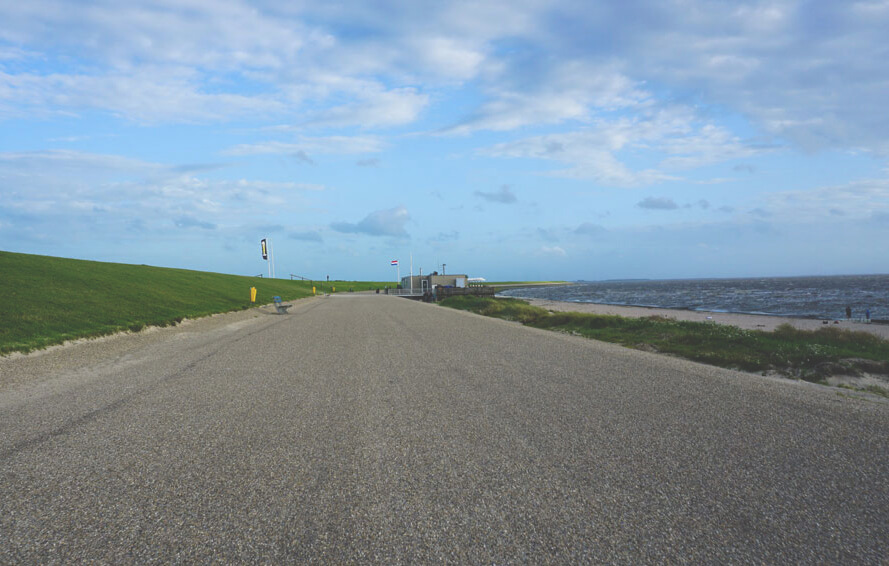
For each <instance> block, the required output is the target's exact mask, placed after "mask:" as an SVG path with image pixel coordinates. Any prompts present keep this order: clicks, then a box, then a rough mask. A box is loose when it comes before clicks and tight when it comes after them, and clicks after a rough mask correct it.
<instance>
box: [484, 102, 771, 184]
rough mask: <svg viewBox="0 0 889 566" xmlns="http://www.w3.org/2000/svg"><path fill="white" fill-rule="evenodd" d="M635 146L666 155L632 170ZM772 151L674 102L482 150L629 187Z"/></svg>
mask: <svg viewBox="0 0 889 566" xmlns="http://www.w3.org/2000/svg"><path fill="white" fill-rule="evenodd" d="M634 150H645V151H652V150H653V151H654V152H656V153H657V154H658V155H667V156H668V157H667V158H666V159H662V160H660V161H659V162H654V161H652V162H651V163H650V164H651V165H652V166H656V167H648V168H645V169H637V170H633V169H631V168H630V167H629V166H628V165H627V164H626V163H625V162H624V161H622V159H621V155H622V154H623V153H624V152H628V151H634ZM770 150H771V149H770V148H763V147H759V146H756V145H753V144H749V143H745V142H744V141H743V140H740V139H739V138H738V137H737V136H734V135H732V134H730V133H729V132H727V131H726V130H725V129H723V128H720V127H718V126H715V125H713V124H709V123H704V124H701V123H700V120H699V118H698V117H697V116H696V115H695V113H694V112H692V111H690V110H689V109H687V108H681V107H674V108H668V109H658V110H655V111H653V112H650V113H648V112H646V113H642V114H640V115H638V116H637V117H635V118H618V119H615V120H610V121H608V120H598V121H596V122H595V123H594V125H593V126H590V127H585V128H583V129H580V130H576V131H573V132H568V133H559V134H549V135H543V136H534V137H529V138H524V139H520V140H517V141H512V142H505V143H501V144H497V145H494V146H492V147H489V148H484V149H481V150H480V151H479V152H480V153H481V154H482V155H487V156H492V157H508V158H534V159H546V160H551V161H556V162H559V163H562V164H565V165H568V168H566V169H560V170H556V171H554V172H552V173H551V174H553V175H557V176H562V177H571V178H577V179H591V180H594V181H596V182H598V183H601V184H603V185H611V186H622V187H629V186H639V185H647V184H652V183H657V182H661V181H667V180H675V179H677V177H676V176H675V174H674V173H673V172H672V171H676V170H684V169H692V168H696V167H701V166H703V165H709V164H711V163H716V162H720V161H727V160H732V159H741V158H749V157H752V156H755V155H758V154H761V153H763V152H765V151H770Z"/></svg>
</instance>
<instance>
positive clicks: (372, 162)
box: [355, 157, 380, 167]
mask: <svg viewBox="0 0 889 566" xmlns="http://www.w3.org/2000/svg"><path fill="white" fill-rule="evenodd" d="M379 164H380V160H379V159H377V158H376V157H373V158H370V159H359V160H358V161H356V162H355V165H357V166H359V167H377V166H378V165H379Z"/></svg>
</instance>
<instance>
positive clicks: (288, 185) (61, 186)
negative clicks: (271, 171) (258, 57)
mask: <svg viewBox="0 0 889 566" xmlns="http://www.w3.org/2000/svg"><path fill="white" fill-rule="evenodd" d="M323 189H324V187H323V186H320V185H317V184H311V183H299V182H270V181H254V180H249V179H239V180H218V179H207V178H201V177H198V176H195V175H194V174H193V173H191V172H189V168H188V167H176V166H167V165H162V164H158V163H150V162H144V161H140V160H135V159H130V158H125V157H120V156H115V155H100V154H90V153H82V152H75V151H52V152H30V153H0V194H3V199H2V206H0V218H2V221H3V222H4V224H9V225H17V226H23V225H27V226H29V227H30V228H31V229H32V230H38V231H43V232H45V233H46V234H47V237H49V236H50V235H54V236H55V237H58V238H62V239H63V238H64V237H65V230H68V231H76V230H84V229H86V227H87V226H90V225H92V224H95V223H96V222H100V223H101V225H102V227H103V229H106V230H109V233H124V232H129V231H131V227H132V226H138V227H139V228H140V230H143V231H144V230H154V231H158V232H162V231H163V230H166V229H167V228H168V227H169V226H170V223H173V224H174V225H175V226H177V227H180V228H203V229H237V228H238V227H242V226H245V225H247V224H250V223H259V222H267V221H268V218H269V217H271V216H274V215H277V214H281V215H285V216H286V215H288V214H289V215H291V216H292V215H293V214H294V213H298V212H299V211H301V210H302V209H304V208H305V205H304V204H303V202H304V200H303V196H302V195H306V194H311V193H315V192H317V191H320V190H323ZM4 215H6V216H5V217H4ZM23 223H24V224H23Z"/></svg>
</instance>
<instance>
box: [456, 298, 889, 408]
mask: <svg viewBox="0 0 889 566" xmlns="http://www.w3.org/2000/svg"><path fill="white" fill-rule="evenodd" d="M441 304H442V305H444V306H447V307H451V308H456V309H461V310H466V311H471V312H474V313H477V314H482V315H485V316H492V317H496V318H502V319H505V320H513V321H516V322H520V323H522V324H525V325H527V326H533V327H535V328H544V329H549V330H556V331H561V332H566V333H570V334H575V335H579V336H585V337H587V338H594V339H596V340H602V341H605V342H614V343H617V344H621V345H623V346H627V347H630V348H637V349H641V350H646V351H652V352H661V353H665V354H672V355H675V356H679V357H682V358H686V359H689V360H695V361H698V362H703V363H707V364H711V365H715V366H720V367H725V368H731V369H739V370H743V371H749V372H762V373H776V374H780V375H783V376H786V377H793V378H798V379H803V380H806V381H812V382H823V381H824V380H826V379H827V378H828V377H830V376H832V375H852V376H855V375H862V374H872V375H884V376H885V375H889V341H887V340H884V339H882V338H880V337H878V336H875V335H873V334H870V333H867V332H852V331H849V330H841V329H837V328H823V329H819V330H814V331H807V330H798V329H796V328H794V327H792V326H790V325H788V324H785V325H781V326H779V327H778V328H777V329H776V330H775V331H772V332H765V331H761V330H744V329H741V328H737V327H735V326H729V325H722V324H714V323H704V322H687V321H678V320H675V319H672V318H666V317H662V316H652V317H647V318H626V317H621V316H614V315H598V314H588V313H573V312H550V311H548V310H546V309H543V308H540V307H535V306H532V305H530V304H529V303H528V302H527V301H523V300H520V299H499V298H490V297H472V296H461V297H452V298H449V299H446V300H444V301H442V302H441ZM869 390H870V391H871V392H873V393H879V394H882V395H887V394H889V391H887V390H886V389H884V388H881V387H878V386H871V387H869Z"/></svg>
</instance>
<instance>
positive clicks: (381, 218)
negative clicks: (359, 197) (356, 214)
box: [330, 206, 410, 238]
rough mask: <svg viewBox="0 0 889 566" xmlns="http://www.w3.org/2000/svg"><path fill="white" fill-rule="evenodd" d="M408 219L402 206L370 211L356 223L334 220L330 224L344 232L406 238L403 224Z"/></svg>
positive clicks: (338, 230) (408, 216)
mask: <svg viewBox="0 0 889 566" xmlns="http://www.w3.org/2000/svg"><path fill="white" fill-rule="evenodd" d="M409 220H410V215H409V214H408V211H407V209H406V208H405V207H403V206H397V207H395V208H390V209H386V210H377V211H375V212H371V213H370V214H368V215H367V216H366V217H364V219H363V220H361V221H360V222H358V223H356V224H352V223H348V222H334V223H333V224H331V225H330V227H331V228H333V229H334V230H336V231H337V232H342V233H344V234H366V235H368V236H391V237H395V238H406V237H408V233H407V231H406V230H405V228H404V226H405V224H407V222H408V221H409Z"/></svg>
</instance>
